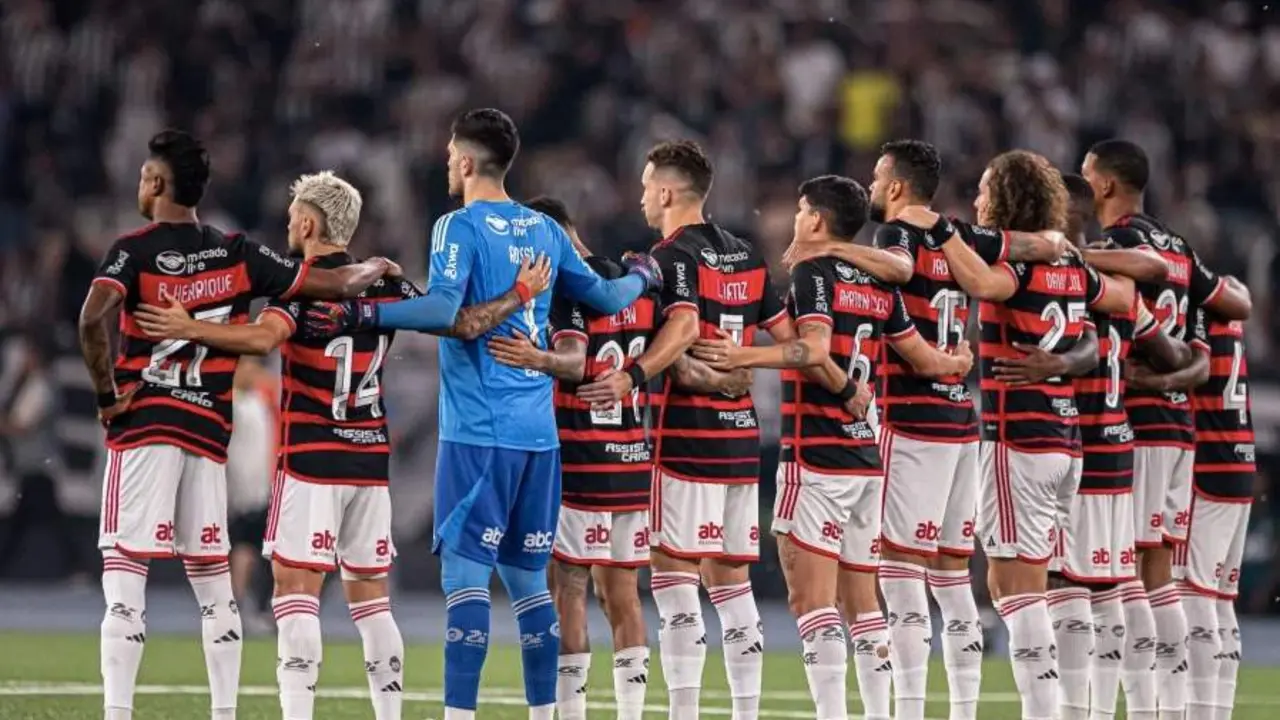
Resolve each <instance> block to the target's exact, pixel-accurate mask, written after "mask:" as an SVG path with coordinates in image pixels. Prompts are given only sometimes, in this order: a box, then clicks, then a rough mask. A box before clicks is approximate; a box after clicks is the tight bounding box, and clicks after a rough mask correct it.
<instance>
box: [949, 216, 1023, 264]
mask: <svg viewBox="0 0 1280 720" xmlns="http://www.w3.org/2000/svg"><path fill="white" fill-rule="evenodd" d="M952 222H953V224H954V225H955V228H956V232H958V233H960V238H961V239H962V240H964V241H965V244H967V245H968V246H969V247H971V248H973V250H974V252H976V253H978V256H979V257H981V258H982V260H983V262H985V263H987V264H988V265H996V264H998V263H1002V262H1006V261H1007V260H1008V259H1009V236H1008V234H1006V233H1005V232H1004V231H1003V230H1000V229H998V228H989V227H983V226H981V225H974V224H972V223H967V222H955V221H952Z"/></svg>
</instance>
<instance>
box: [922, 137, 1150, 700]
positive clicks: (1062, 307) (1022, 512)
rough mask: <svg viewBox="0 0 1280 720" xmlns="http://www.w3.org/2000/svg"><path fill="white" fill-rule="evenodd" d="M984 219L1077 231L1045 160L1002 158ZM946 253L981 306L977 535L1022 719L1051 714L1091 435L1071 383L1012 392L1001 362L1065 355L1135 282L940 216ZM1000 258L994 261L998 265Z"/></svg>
mask: <svg viewBox="0 0 1280 720" xmlns="http://www.w3.org/2000/svg"><path fill="white" fill-rule="evenodd" d="M974 206H975V209H976V211H977V216H978V222H980V223H981V224H983V225H987V226H991V227H1007V228H1010V229H1014V230H1029V231H1035V230H1042V229H1054V230H1063V229H1065V228H1066V219H1067V218H1066V215H1067V191H1066V188H1065V187H1064V186H1063V183H1062V177H1061V175H1060V174H1059V173H1058V171H1057V170H1056V169H1054V168H1053V166H1052V165H1050V164H1049V162H1048V161H1047V160H1045V159H1044V158H1043V157H1041V156H1039V155H1035V154H1034V153H1029V152H1026V151H1013V152H1008V153H1004V154H1002V155H999V156H997V157H996V158H995V159H993V160H992V161H991V162H990V163H989V164H988V166H987V169H986V171H985V172H984V173H983V174H982V179H981V181H980V182H979V186H978V197H977V199H976V200H975V202H974ZM927 242H928V246H932V247H934V248H938V247H940V248H941V249H942V252H943V253H945V255H946V258H947V263H948V265H949V266H950V268H951V272H952V274H953V276H954V277H955V278H956V280H957V281H958V282H959V283H960V285H961V287H963V288H964V289H965V290H966V291H967V292H969V293H970V294H971V295H973V296H974V297H976V298H978V299H979V300H981V301H982V303H981V307H980V317H981V319H982V345H981V347H980V353H979V354H980V356H981V360H982V362H981V385H982V393H983V403H982V445H981V461H982V480H981V492H980V500H979V506H978V532H977V535H978V539H979V541H980V542H981V544H982V547H983V549H984V550H985V552H986V554H987V557H988V559H989V561H990V563H991V569H990V574H989V584H990V585H991V595H992V598H993V599H994V600H995V602H996V608H997V610H998V611H999V612H1000V615H1001V617H1002V618H1003V619H1004V622H1005V625H1006V626H1007V627H1008V628H1009V637H1010V640H1009V644H1010V654H1011V655H1012V660H1013V673H1014V680H1015V682H1016V683H1017V686H1018V692H1019V694H1020V695H1021V696H1022V716H1023V717H1024V718H1027V719H1028V720H1039V719H1040V718H1051V717H1053V716H1054V713H1055V708H1056V705H1057V703H1056V699H1057V698H1056V695H1057V691H1058V682H1057V680H1058V669H1057V662H1056V658H1055V655H1056V649H1055V647H1054V637H1053V626H1052V623H1051V621H1050V619H1049V613H1048V609H1047V606H1046V604H1045V592H1046V589H1047V588H1046V584H1047V573H1046V569H1045V564H1046V563H1047V562H1048V561H1049V558H1050V556H1051V554H1052V543H1053V534H1054V531H1055V527H1056V525H1057V523H1058V520H1059V518H1063V517H1065V516H1066V513H1067V511H1068V509H1069V505H1070V502H1071V499H1072V497H1074V495H1075V492H1076V487H1077V485H1078V484H1079V467H1080V437H1079V431H1078V428H1077V421H1076V414H1077V410H1076V407H1075V401H1074V392H1073V390H1072V386H1071V382H1070V380H1069V379H1067V378H1064V377H1062V376H1058V377H1051V378H1048V379H1046V380H1045V381H1043V382H1038V383H1031V384H1027V385H1018V386H1015V385H1010V384H1009V383H1007V382H1005V381H1003V380H1001V379H1000V378H999V377H998V376H997V375H996V373H995V368H996V366H997V362H996V359H997V358H1016V357H1018V356H1019V355H1020V354H1022V353H1021V351H1019V350H1018V347H1019V345H1018V344H1021V345H1039V347H1041V348H1042V349H1044V350H1046V351H1048V352H1053V353H1061V352H1065V351H1067V350H1070V349H1071V348H1073V347H1074V346H1075V345H1076V344H1077V343H1079V342H1080V339H1081V337H1082V336H1083V334H1084V329H1085V325H1086V320H1087V317H1086V316H1087V309H1088V308H1090V307H1092V308H1093V309H1095V310H1100V311H1103V312H1123V311H1125V310H1126V309H1127V308H1128V307H1130V305H1131V304H1132V302H1133V291H1132V285H1130V284H1126V283H1124V282H1117V281H1112V280H1108V279H1104V278H1101V277H1100V276H1099V275H1098V274H1097V273H1096V272H1095V271H1094V270H1093V269H1092V268H1089V267H1087V266H1085V265H1084V264H1083V262H1082V261H1080V260H1079V258H1077V257H1075V256H1074V255H1067V256H1064V257H1063V258H1062V259H1061V260H1059V261H1057V262H1055V263H1052V264H1047V263H1041V264H1027V263H1016V262H1015V263H1010V262H1008V261H1007V260H1005V258H1006V257H1007V254H1008V253H1007V247H1006V246H1007V243H1006V242H1001V241H992V242H979V243H977V246H976V247H970V246H969V245H968V244H966V243H965V242H964V240H963V239H962V238H961V237H960V234H959V233H956V232H955V231H954V229H953V227H952V226H951V224H950V223H949V222H948V221H946V220H945V219H944V218H939V219H938V220H937V221H936V223H935V225H934V227H933V228H932V229H931V230H930V231H929V233H928V236H927ZM989 263H990V264H989Z"/></svg>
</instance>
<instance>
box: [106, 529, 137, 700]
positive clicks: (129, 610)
mask: <svg viewBox="0 0 1280 720" xmlns="http://www.w3.org/2000/svg"><path fill="white" fill-rule="evenodd" d="M102 594H103V598H104V599H105V600H106V603H107V608H106V613H105V614H104V615H103V617H102V641H101V642H102V648H101V653H102V657H101V660H102V702H103V706H104V708H105V710H106V713H105V715H106V720H129V718H131V717H133V692H134V687H135V686H136V683H137V680H138V666H139V665H141V664H142V650H143V647H144V646H145V644H146V642H147V626H146V617H147V561H146V560H141V559H134V558H130V557H126V556H125V555H123V554H121V553H120V552H118V551H116V550H104V551H103V552H102Z"/></svg>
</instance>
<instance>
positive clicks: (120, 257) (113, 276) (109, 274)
mask: <svg viewBox="0 0 1280 720" xmlns="http://www.w3.org/2000/svg"><path fill="white" fill-rule="evenodd" d="M125 243H126V241H125V240H117V241H115V242H114V243H113V244H112V245H111V249H110V250H108V251H107V254H106V255H105V256H104V257H103V258H102V263H101V264H99V265H98V271H97V272H96V273H94V275H93V284H94V285H104V286H107V287H113V288H115V289H116V290H119V291H120V294H121V295H125V296H127V295H128V294H129V288H131V287H133V285H134V283H135V282H136V281H137V279H138V257H137V253H136V252H130V251H129V250H126V249H125V247H124V245H125Z"/></svg>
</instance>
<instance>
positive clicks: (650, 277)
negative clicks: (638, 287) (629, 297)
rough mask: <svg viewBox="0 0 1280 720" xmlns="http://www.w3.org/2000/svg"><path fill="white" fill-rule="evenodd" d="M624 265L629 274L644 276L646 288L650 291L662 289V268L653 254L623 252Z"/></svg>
mask: <svg viewBox="0 0 1280 720" xmlns="http://www.w3.org/2000/svg"><path fill="white" fill-rule="evenodd" d="M622 267H624V268H626V269H627V273H628V274H631V275H639V276H640V277H642V278H644V284H645V288H646V289H648V290H649V291H650V292H657V291H658V290H661V289H662V268H661V267H660V266H659V265H658V261H657V260H655V259H654V258H653V256H652V255H649V254H647V253H636V252H629V253H623V255H622Z"/></svg>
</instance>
